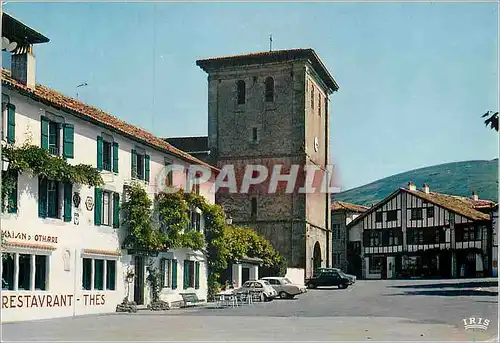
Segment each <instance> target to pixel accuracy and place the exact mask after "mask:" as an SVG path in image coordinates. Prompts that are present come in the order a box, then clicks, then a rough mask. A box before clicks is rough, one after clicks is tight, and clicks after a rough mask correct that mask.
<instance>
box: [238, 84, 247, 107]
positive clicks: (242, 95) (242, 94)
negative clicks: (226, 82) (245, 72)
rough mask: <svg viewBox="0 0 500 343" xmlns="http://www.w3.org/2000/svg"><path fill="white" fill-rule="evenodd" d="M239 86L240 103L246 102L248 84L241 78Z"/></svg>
mask: <svg viewBox="0 0 500 343" xmlns="http://www.w3.org/2000/svg"><path fill="white" fill-rule="evenodd" d="M236 85H237V88H238V105H242V104H244V103H245V100H246V99H245V98H246V85H245V81H243V80H239V81H238V82H237V83H236Z"/></svg>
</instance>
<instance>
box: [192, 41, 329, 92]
mask: <svg viewBox="0 0 500 343" xmlns="http://www.w3.org/2000/svg"><path fill="white" fill-rule="evenodd" d="M294 60H309V61H310V62H311V64H312V66H313V68H314V69H315V71H316V72H317V73H318V75H319V76H320V77H321V79H322V80H323V82H324V83H325V84H326V85H327V86H328V87H329V88H330V89H331V90H332V91H337V90H338V89H339V85H338V84H337V81H335V79H334V78H333V76H332V75H331V74H330V72H329V71H328V69H327V68H326V66H325V65H324V64H323V62H322V61H321V59H320V58H319V56H318V55H317V54H316V52H315V51H314V49H310V48H309V49H287V50H274V51H263V52H254V53H249V54H240V55H234V56H223V57H213V58H207V59H201V60H198V61H196V65H197V66H199V67H200V68H201V69H203V70H204V71H205V72H207V73H209V72H210V71H211V70H212V69H214V68H219V67H225V66H241V65H251V64H264V63H277V62H278V63H279V62H287V61H294Z"/></svg>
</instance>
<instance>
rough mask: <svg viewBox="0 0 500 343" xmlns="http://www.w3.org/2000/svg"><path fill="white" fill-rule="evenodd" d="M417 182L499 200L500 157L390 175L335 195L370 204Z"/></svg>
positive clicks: (436, 189)
mask: <svg viewBox="0 0 500 343" xmlns="http://www.w3.org/2000/svg"><path fill="white" fill-rule="evenodd" d="M410 181H413V182H415V185H416V186H417V189H421V188H422V186H423V184H424V183H426V184H428V185H429V189H430V191H431V192H440V193H445V194H453V195H460V196H470V195H471V194H472V192H473V191H476V192H477V194H478V196H479V199H488V200H493V201H495V202H498V158H496V159H494V160H491V161H463V162H453V163H445V164H439V165H435V166H431V167H425V168H419V169H414V170H410V171H407V172H404V173H401V174H397V175H393V176H389V177H386V178H383V179H380V180H377V181H375V182H372V183H369V184H367V185H364V186H361V187H356V188H353V189H349V190H347V191H344V192H341V193H337V194H333V195H332V199H334V200H341V201H345V202H351V203H355V204H359V205H366V206H370V205H372V204H375V203H377V202H379V201H380V200H382V199H384V198H385V197H386V196H388V195H389V194H391V193H392V192H394V191H395V190H396V189H397V188H399V187H407V186H408V182H410Z"/></svg>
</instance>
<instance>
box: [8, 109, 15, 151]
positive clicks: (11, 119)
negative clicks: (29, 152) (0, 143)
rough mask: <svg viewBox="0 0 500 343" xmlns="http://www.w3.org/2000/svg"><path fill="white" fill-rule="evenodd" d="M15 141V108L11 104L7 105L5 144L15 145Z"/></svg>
mask: <svg viewBox="0 0 500 343" xmlns="http://www.w3.org/2000/svg"><path fill="white" fill-rule="evenodd" d="M15 141H16V106H14V105H13V104H8V105H7V142H8V143H15Z"/></svg>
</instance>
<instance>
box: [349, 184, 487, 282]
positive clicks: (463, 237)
mask: <svg viewBox="0 0 500 343" xmlns="http://www.w3.org/2000/svg"><path fill="white" fill-rule="evenodd" d="M493 205H494V203H493V202H491V201H487V200H486V201H484V200H482V201H479V199H477V195H475V194H474V195H473V197H472V198H466V197H459V196H454V195H448V194H441V193H436V192H431V191H430V190H429V186H428V185H424V186H423V188H422V189H421V190H417V189H416V187H415V184H414V183H413V182H410V183H409V184H408V188H399V189H398V190H396V191H395V192H393V193H392V194H390V195H389V196H388V197H386V198H385V199H384V200H382V201H380V202H379V203H378V204H377V205H375V206H373V207H372V208H371V209H369V210H368V211H367V212H365V213H364V214H363V215H361V216H359V217H358V218H356V219H355V220H354V221H352V222H351V223H350V224H349V227H348V229H349V240H350V242H359V245H361V249H360V256H361V260H362V271H361V274H362V276H363V277H364V278H367V279H386V278H388V279H390V278H397V277H475V276H482V275H490V274H491V270H492V253H493V251H492V250H493V249H492V223H491V215H490V214H488V213H484V212H488V211H486V210H485V209H486V208H489V209H492V208H493ZM476 206H477V207H481V209H482V210H483V212H481V211H480V210H479V208H476Z"/></svg>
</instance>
